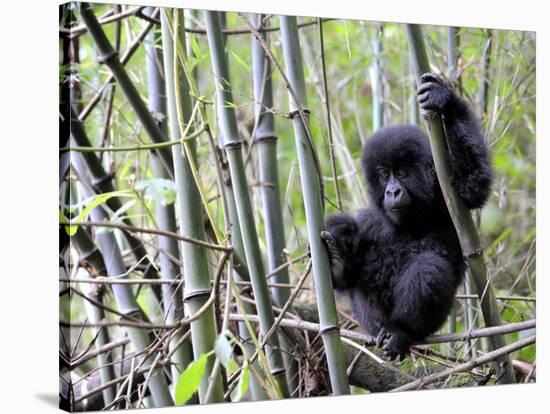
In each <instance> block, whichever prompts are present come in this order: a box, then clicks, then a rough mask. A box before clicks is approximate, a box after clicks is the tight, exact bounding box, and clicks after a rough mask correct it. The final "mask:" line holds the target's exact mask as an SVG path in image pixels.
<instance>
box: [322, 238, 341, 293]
mask: <svg viewBox="0 0 550 414" xmlns="http://www.w3.org/2000/svg"><path fill="white" fill-rule="evenodd" d="M321 239H323V241H324V242H325V246H327V253H328V258H329V262H330V270H331V272H332V279H333V280H334V282H335V284H338V281H340V280H342V278H343V276H344V259H343V258H342V254H341V253H340V249H339V248H338V244H337V243H336V239H335V238H334V236H333V235H332V233H329V232H328V231H326V230H323V231H322V232H321Z"/></svg>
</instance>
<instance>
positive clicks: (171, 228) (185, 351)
mask: <svg viewBox="0 0 550 414" xmlns="http://www.w3.org/2000/svg"><path fill="white" fill-rule="evenodd" d="M152 11H153V8H151V7H147V8H146V9H145V14H146V15H149V16H150V15H151V14H152ZM159 40H160V34H159V33H158V31H155V32H152V33H151V34H150V35H149V38H148V42H146V43H145V54H146V63H147V87H148V93H149V108H150V110H151V112H152V113H153V114H158V115H160V116H157V117H156V118H157V119H162V121H159V124H160V125H159V126H160V128H161V131H162V133H163V136H167V126H166V122H165V118H166V98H165V97H166V91H165V85H164V79H163V75H162V74H161V71H162V70H163V67H162V53H161V52H160V50H159V49H158V48H157V47H155V45H156V44H157V43H158V41H159ZM151 164H152V168H153V175H154V176H155V177H157V178H164V179H168V178H169V176H168V173H167V172H166V170H165V168H164V166H163V165H162V162H161V160H160V158H159V156H158V154H157V152H156V151H153V152H151ZM155 213H156V221H157V223H158V228H159V229H160V230H163V231H167V232H171V233H177V226H176V213H175V208H174V204H173V203H172V204H166V205H163V204H162V203H160V202H157V203H156V208H155ZM158 243H159V246H160V248H161V253H160V255H159V261H160V270H161V277H162V279H163V280H165V281H173V280H175V279H177V278H178V277H179V275H180V273H182V269H180V268H179V267H178V266H177V265H176V264H175V263H174V262H173V261H172V260H171V259H170V256H172V257H176V258H179V248H178V242H177V240H176V239H173V238H171V237H166V236H159V238H158ZM181 286H182V285H181V284H180V285H178V286H175V285H169V284H165V285H163V286H162V303H163V307H164V320H165V321H166V323H175V322H176V321H178V320H181V319H183V318H184V317H185V313H184V308H183V294H182V288H181ZM184 334H185V331H183V330H178V331H177V333H176V334H175V335H174V336H173V337H172V339H171V341H170V344H169V352H171V353H172V357H171V359H170V360H171V362H172V364H170V370H171V373H172V384H173V385H174V386H175V382H176V381H177V379H178V378H179V374H180V373H181V372H182V371H183V370H184V369H185V368H186V367H187V365H189V363H190V362H191V361H192V360H193V353H192V350H191V346H190V343H189V341H183V342H182V343H181V345H179V346H177V344H178V343H179V342H180V339H181V338H182V337H183V335H184ZM176 346H177V348H176ZM197 402H198V401H197Z"/></svg>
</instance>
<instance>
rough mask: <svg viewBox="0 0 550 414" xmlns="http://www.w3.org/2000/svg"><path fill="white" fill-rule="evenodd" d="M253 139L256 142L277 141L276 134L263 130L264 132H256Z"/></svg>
mask: <svg viewBox="0 0 550 414" xmlns="http://www.w3.org/2000/svg"><path fill="white" fill-rule="evenodd" d="M254 141H256V142H271V141H277V135H275V133H274V132H272V131H269V132H264V133H261V132H260V133H256V136H255V138H254Z"/></svg>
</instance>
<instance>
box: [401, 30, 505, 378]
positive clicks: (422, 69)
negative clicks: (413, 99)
mask: <svg viewBox="0 0 550 414" xmlns="http://www.w3.org/2000/svg"><path fill="white" fill-rule="evenodd" d="M406 29H407V37H408V41H409V47H410V48H411V50H412V52H413V56H414V57H415V68H416V74H417V77H420V75H421V74H423V73H426V72H429V71H430V65H429V61H428V55H427V53H426V48H425V45H424V40H423V38H422V30H421V27H420V26H418V25H414V24H408V25H407V26H406ZM426 121H427V122H426V123H427V126H428V131H429V136H430V146H431V148H432V154H433V158H434V164H435V169H436V172H437V177H438V179H439V184H440V186H441V190H442V191H443V195H444V197H445V202H446V204H447V208H448V209H449V214H450V216H451V218H452V220H453V223H454V225H455V228H456V232H457V235H458V239H459V241H460V246H461V247H462V253H463V255H464V257H465V258H466V261H467V262H468V265H469V267H470V270H471V272H472V276H473V279H474V283H475V285H476V290H477V294H478V297H479V300H480V303H481V310H482V313H483V318H484V320H485V324H486V326H498V325H501V320H500V313H499V309H498V306H497V302H496V299H495V294H494V291H493V288H492V286H491V281H490V279H487V269H486V267H485V261H484V258H483V251H482V249H481V243H480V240H479V235H478V233H477V230H476V227H475V224H474V221H473V220H472V215H471V214H470V211H469V210H468V208H467V207H466V205H465V204H464V202H463V201H462V199H461V198H460V197H458V195H457V194H456V191H455V190H454V188H453V187H452V184H451V182H450V179H449V176H450V174H449V166H448V164H447V145H446V136H445V131H444V129H443V123H442V120H441V114H439V113H436V112H434V113H432V114H430V116H428V117H426ZM490 342H491V347H492V349H493V350H495V349H498V348H502V347H503V346H504V345H505V340H504V337H503V336H494V337H491V338H490ZM497 369H498V375H502V379H501V382H503V383H514V382H515V381H514V373H513V370H512V365H511V364H510V362H509V359H508V357H507V356H503V357H501V358H500V359H499V360H498V364H497Z"/></svg>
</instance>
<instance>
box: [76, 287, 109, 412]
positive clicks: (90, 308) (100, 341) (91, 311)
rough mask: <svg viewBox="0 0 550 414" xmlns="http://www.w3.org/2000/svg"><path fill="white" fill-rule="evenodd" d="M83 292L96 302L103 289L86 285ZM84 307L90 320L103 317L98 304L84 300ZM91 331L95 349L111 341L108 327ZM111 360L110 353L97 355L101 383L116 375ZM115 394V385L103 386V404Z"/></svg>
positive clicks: (98, 319)
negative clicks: (94, 337)
mask: <svg viewBox="0 0 550 414" xmlns="http://www.w3.org/2000/svg"><path fill="white" fill-rule="evenodd" d="M84 293H85V294H86V296H87V297H89V298H91V299H92V300H95V301H96V302H99V303H102V302H103V291H102V289H101V288H100V287H99V286H94V285H88V287H87V288H86V290H85V291H84ZM84 307H85V309H86V314H87V315H88V319H89V320H90V322H92V323H97V322H99V321H102V320H104V319H105V311H104V310H103V309H102V308H100V307H99V306H95V305H94V304H92V303H91V302H90V301H87V300H85V301H84ZM93 331H94V335H96V339H95V341H94V346H95V347H96V348H97V349H101V348H102V347H104V346H105V345H107V344H109V343H110V342H111V339H110V336H109V331H108V328H106V327H105V328H95V329H93ZM112 362H113V361H112V357H111V354H110V353H100V354H98V355H97V366H98V368H99V375H100V378H101V383H102V384H108V383H110V381H112V380H113V379H114V378H115V377H116V376H115V370H114V366H113V364H112ZM115 394H116V386H110V387H107V388H105V389H104V390H103V402H104V404H105V405H107V404H110V403H111V402H112V401H113V400H114V398H115Z"/></svg>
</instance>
